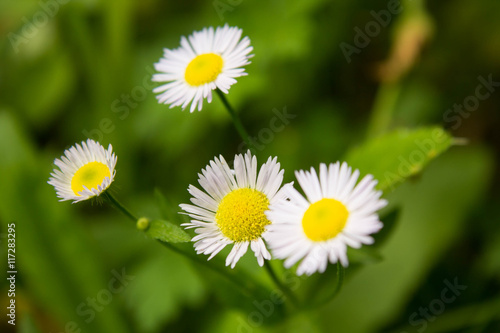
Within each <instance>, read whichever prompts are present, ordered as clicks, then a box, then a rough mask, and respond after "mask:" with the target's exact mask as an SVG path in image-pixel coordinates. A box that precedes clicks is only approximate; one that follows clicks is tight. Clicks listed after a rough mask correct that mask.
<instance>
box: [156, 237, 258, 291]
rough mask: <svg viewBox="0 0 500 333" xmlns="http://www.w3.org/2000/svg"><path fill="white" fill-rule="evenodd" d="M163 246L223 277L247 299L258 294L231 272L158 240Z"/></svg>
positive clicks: (254, 288) (254, 287)
mask: <svg viewBox="0 0 500 333" xmlns="http://www.w3.org/2000/svg"><path fill="white" fill-rule="evenodd" d="M158 242H160V243H161V244H162V245H163V246H165V247H166V248H168V249H170V250H172V251H174V252H176V253H178V254H180V255H181V256H183V257H185V258H188V259H190V260H192V261H194V262H196V263H198V264H200V265H201V266H204V267H207V268H209V269H211V270H212V271H214V272H216V273H218V274H219V275H221V276H222V277H224V278H225V279H226V280H228V281H229V282H231V283H233V284H234V285H235V286H236V287H237V288H239V289H240V290H241V291H242V292H243V294H244V295H246V296H247V297H255V296H256V293H257V292H259V288H258V287H256V286H252V285H250V284H249V283H248V282H249V281H243V280H242V279H238V277H237V276H236V275H235V274H232V273H231V272H229V271H227V270H225V269H224V268H221V267H219V266H216V265H213V264H211V263H210V262H209V261H207V260H205V258H202V257H200V256H198V255H195V254H191V253H189V252H186V251H183V250H182V249H180V248H178V247H176V246H175V245H172V244H170V243H165V242H162V241H160V240H158Z"/></svg>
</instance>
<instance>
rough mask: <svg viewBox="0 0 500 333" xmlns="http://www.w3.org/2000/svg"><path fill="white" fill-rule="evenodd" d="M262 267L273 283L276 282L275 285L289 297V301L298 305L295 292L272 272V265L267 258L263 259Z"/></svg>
mask: <svg viewBox="0 0 500 333" xmlns="http://www.w3.org/2000/svg"><path fill="white" fill-rule="evenodd" d="M264 267H265V268H266V271H267V273H268V274H269V276H270V277H271V279H272V280H273V282H274V284H276V286H277V287H278V288H279V289H280V290H281V292H282V293H283V294H284V295H285V296H286V297H288V298H289V299H290V302H291V303H292V304H293V305H294V306H295V307H298V305H299V301H298V299H297V297H296V296H295V294H294V293H293V292H292V291H291V290H290V288H288V287H287V285H285V284H284V283H283V282H281V280H280V279H279V278H278V276H277V275H276V273H275V272H274V269H273V267H272V266H271V264H270V263H269V261H268V260H265V261H264Z"/></svg>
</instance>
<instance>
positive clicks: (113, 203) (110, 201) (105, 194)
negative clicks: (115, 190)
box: [102, 191, 138, 222]
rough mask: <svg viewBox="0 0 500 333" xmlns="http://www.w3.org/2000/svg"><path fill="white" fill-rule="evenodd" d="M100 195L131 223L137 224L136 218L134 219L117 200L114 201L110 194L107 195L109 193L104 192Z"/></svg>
mask: <svg viewBox="0 0 500 333" xmlns="http://www.w3.org/2000/svg"><path fill="white" fill-rule="evenodd" d="M102 195H103V196H104V198H106V199H107V200H108V201H109V203H110V204H111V205H112V206H114V207H115V208H116V209H118V210H119V211H120V212H122V213H123V214H124V215H125V216H127V217H128V218H129V219H131V220H132V221H134V222H137V220H138V219H137V217H135V215H134V214H132V213H131V212H130V211H129V210H128V209H127V208H125V206H123V205H122V204H121V203H120V202H119V201H118V200H116V198H115V197H114V196H113V195H112V194H111V193H109V191H106V192H104V193H103V194H102Z"/></svg>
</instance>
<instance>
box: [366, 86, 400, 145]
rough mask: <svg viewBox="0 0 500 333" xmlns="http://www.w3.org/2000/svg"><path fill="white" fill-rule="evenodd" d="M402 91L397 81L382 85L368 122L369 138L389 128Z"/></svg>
mask: <svg viewBox="0 0 500 333" xmlns="http://www.w3.org/2000/svg"><path fill="white" fill-rule="evenodd" d="M400 92H401V86H400V84H399V83H397V82H395V83H382V84H381V85H380V87H379V90H378V92H377V96H376V98H375V102H374V105H373V110H372V115H371V119H370V122H369V124H368V133H367V137H368V138H374V137H376V136H378V135H380V134H383V133H385V132H386V131H387V130H388V129H389V127H390V125H391V121H392V116H393V114H394V111H395V109H396V103H397V101H398V97H399V95H400Z"/></svg>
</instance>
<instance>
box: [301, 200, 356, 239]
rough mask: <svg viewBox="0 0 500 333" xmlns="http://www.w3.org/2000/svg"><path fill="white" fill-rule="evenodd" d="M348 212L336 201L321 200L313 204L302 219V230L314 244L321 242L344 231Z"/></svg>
mask: <svg viewBox="0 0 500 333" xmlns="http://www.w3.org/2000/svg"><path fill="white" fill-rule="evenodd" d="M348 216H349V212H348V211H347V208H346V207H345V206H344V204H343V203H341V202H340V201H338V200H335V199H326V198H325V199H321V200H320V201H318V202H315V203H313V204H312V205H311V206H309V208H308V209H307V210H306V212H305V213H304V217H302V228H303V229H304V232H305V234H306V236H307V237H308V238H309V239H310V240H312V241H314V242H323V241H326V240H328V239H331V238H333V237H335V236H337V235H338V234H339V233H340V232H341V231H342V229H344V227H345V224H346V222H347V217H348Z"/></svg>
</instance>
